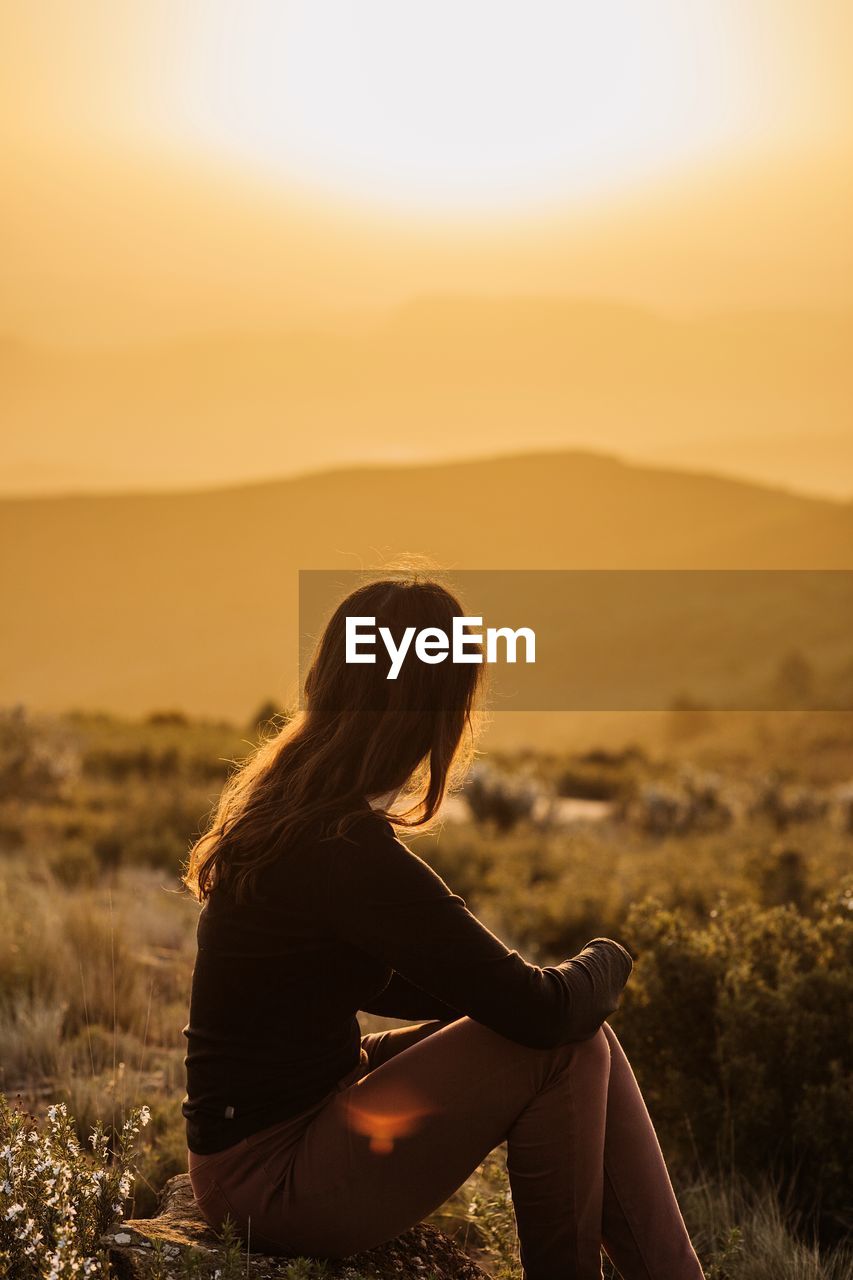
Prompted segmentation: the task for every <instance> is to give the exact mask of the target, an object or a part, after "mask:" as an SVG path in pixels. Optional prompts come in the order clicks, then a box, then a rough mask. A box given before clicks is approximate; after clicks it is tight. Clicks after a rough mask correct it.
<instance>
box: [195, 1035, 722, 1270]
mask: <svg viewBox="0 0 853 1280" xmlns="http://www.w3.org/2000/svg"><path fill="white" fill-rule="evenodd" d="M407 1036H408V1037H409V1039H407ZM383 1037H384V1038H383ZM404 1040H405V1041H406V1043H407V1047H406V1048H405V1049H402V1050H401V1051H400V1052H393V1050H394V1049H396V1048H397V1047H398V1046H399V1045H400V1044H402V1043H403V1041H404ZM413 1040H414V1042H412V1041H413ZM365 1046H366V1049H367V1056H368V1059H370V1058H371V1057H372V1059H373V1061H375V1062H378V1063H379V1065H377V1066H375V1067H374V1069H372V1070H369V1071H368V1073H367V1074H366V1075H364V1076H363V1077H362V1078H361V1079H359V1080H357V1081H356V1082H354V1083H352V1084H348V1085H346V1086H345V1087H343V1088H341V1089H340V1090H339V1091H338V1092H336V1094H335V1095H334V1096H333V1097H332V1098H331V1099H330V1100H329V1101H328V1102H327V1103H326V1105H325V1106H324V1107H323V1109H322V1110H321V1111H320V1112H319V1114H318V1115H316V1116H315V1117H314V1118H313V1119H312V1120H311V1121H310V1123H309V1124H308V1125H307V1127H306V1129H305V1130H304V1132H303V1133H302V1135H301V1137H300V1138H299V1141H298V1143H297V1144H296V1145H295V1146H294V1147H292V1148H290V1149H289V1150H288V1151H287V1152H286V1153H284V1155H283V1157H282V1158H281V1159H280V1160H278V1161H277V1152H276V1150H275V1149H274V1147H273V1148H265V1149H263V1150H262V1149H261V1148H260V1147H256V1148H255V1150H254V1152H253V1155H254V1157H255V1158H258V1157H261V1158H262V1162H263V1169H264V1171H265V1176H266V1178H267V1179H268V1185H267V1187H266V1188H265V1194H264V1195H263V1197H262V1202H261V1200H259V1198H258V1197H257V1194H256V1191H257V1188H256V1187H253V1188H251V1190H252V1194H251V1195H250V1194H249V1191H250V1187H249V1182H248V1181H246V1180H245V1179H241V1178H239V1177H236V1176H235V1177H233V1178H232V1177H230V1175H229V1173H228V1171H227V1169H226V1168H224V1167H223V1168H222V1169H221V1170H220V1171H219V1174H218V1177H219V1178H220V1182H221V1190H222V1192H223V1194H224V1197H225V1200H226V1201H227V1202H228V1204H229V1207H230V1208H231V1209H232V1210H233V1212H234V1215H235V1217H236V1218H237V1220H238V1222H240V1221H241V1220H242V1221H243V1222H245V1221H246V1219H247V1218H248V1217H249V1216H250V1215H251V1216H253V1222H254V1225H253V1231H256V1232H257V1233H258V1235H259V1236H261V1237H262V1238H264V1239H266V1240H273V1241H275V1242H277V1243H278V1244H279V1245H280V1247H281V1248H283V1249H286V1250H289V1251H291V1252H296V1253H305V1254H315V1255H319V1256H345V1255H347V1254H350V1253H354V1252H357V1251H358V1250H360V1249H364V1248H367V1247H370V1246H372V1245H375V1244H378V1243H380V1242H382V1241H384V1240H388V1239H390V1238H392V1237H393V1236H395V1235H398V1234H399V1233H400V1232H401V1231H403V1230H405V1229H406V1228H407V1227H409V1226H411V1225H412V1224H413V1223H415V1222H417V1221H418V1220H420V1219H421V1218H423V1217H424V1216H426V1215H427V1214H429V1213H430V1212H432V1211H433V1210H434V1209H436V1208H438V1206H439V1205H441V1204H442V1203H443V1202H444V1201H445V1200H447V1199H448V1197H449V1196H450V1195H451V1194H452V1193H453V1192H454V1191H455V1190H456V1189H457V1188H458V1187H459V1186H460V1185H461V1184H462V1183H463V1182H464V1181H465V1179H466V1178H467V1177H468V1176H469V1175H470V1174H471V1173H472V1172H473V1171H474V1169H476V1168H477V1166H478V1165H479V1164H480V1163H481V1161H482V1160H483V1159H484V1158H485V1156H486V1155H487V1154H488V1153H489V1152H490V1151H491V1150H493V1149H494V1148H495V1147H496V1146H498V1145H499V1144H500V1142H501V1141H503V1139H504V1138H506V1140H507V1152H508V1169H509V1176H510V1180H511V1186H512V1191H513V1203H514V1207H515V1213H516V1218H517V1222H518V1229H519V1239H520V1245H521V1256H522V1262H523V1265H524V1269H525V1275H526V1277H527V1280H557V1278H558V1277H559V1280H568V1277H575V1280H598V1278H599V1277H600V1275H601V1259H600V1243H601V1238H602V1216H603V1213H604V1199H605V1188H604V1182H605V1179H604V1164H605V1146H606V1142H607V1115H608V1081H609V1077H610V1071H611V1044H610V1041H609V1040H608V1038H607V1036H606V1033H605V1031H604V1030H603V1029H602V1030H601V1031H599V1032H598V1033H596V1035H595V1036H593V1037H591V1038H590V1039H588V1040H585V1041H581V1042H578V1043H574V1044H568V1045H561V1046H560V1047H559V1048H556V1049H552V1050H533V1049H528V1048H525V1047H524V1046H522V1045H518V1044H516V1043H514V1042H513V1041H510V1040H507V1039H505V1038H504V1037H502V1036H499V1035H497V1034H496V1033H494V1032H492V1031H489V1030H488V1029H487V1028H485V1027H483V1026H481V1025H480V1024H478V1023H476V1022H473V1021H472V1020H471V1019H470V1018H460V1019H458V1020H457V1021H455V1022H452V1023H448V1024H444V1025H441V1024H429V1023H426V1024H419V1025H418V1026H417V1027H414V1028H406V1029H404V1030H403V1031H402V1033H400V1034H398V1033H396V1032H391V1033H381V1034H380V1036H379V1037H378V1039H374V1038H372V1037H365ZM380 1059H381V1061H380ZM618 1096H619V1097H620V1098H621V1096H622V1094H621V1092H619V1093H618ZM617 1141H618V1140H617ZM614 1167H615V1170H616V1175H617V1177H619V1176H620V1175H619V1169H620V1159H619V1152H618V1151H617V1152H616V1160H615V1166H614ZM664 1172H665V1170H664ZM656 1173H657V1170H656V1167H653V1168H652V1169H650V1170H647V1169H643V1171H642V1178H643V1179H644V1180H645V1181H646V1182H653V1180H654V1178H655V1177H656ZM620 1180H621V1179H620ZM250 1181H251V1180H250ZM667 1185H668V1183H667ZM624 1194H625V1192H624V1188H623V1190H622V1196H623V1197H624ZM649 1194H650V1192H649V1190H648V1188H646V1189H645V1190H644V1191H643V1192H642V1193H641V1192H640V1191H639V1190H637V1191H636V1192H635V1194H634V1199H633V1200H632V1201H631V1203H630V1206H629V1207H630V1209H631V1213H632V1217H631V1221H632V1223H634V1224H635V1225H636V1217H637V1214H638V1213H639V1214H640V1215H642V1213H643V1212H644V1209H643V1205H644V1203H645V1201H644V1200H643V1195H645V1196H648V1195H649ZM670 1194H671V1189H670ZM617 1203H618V1206H619V1207H620V1208H621V1207H622V1200H621V1199H620V1200H619V1201H618V1202H617ZM613 1217H614V1223H613V1232H614V1236H618V1229H617V1228H618V1223H619V1221H620V1214H619V1211H618V1210H617V1211H614V1214H613ZM674 1226H675V1228H676V1239H675V1241H673V1242H670V1243H669V1244H667V1242H666V1241H664V1242H663V1243H662V1246H661V1248H660V1249H659V1250H658V1253H657V1254H656V1259H657V1258H659V1259H660V1265H658V1262H657V1260H656V1259H653V1260H652V1262H653V1265H654V1266H655V1267H657V1269H656V1270H655V1271H654V1272H649V1270H648V1268H646V1269H645V1270H636V1271H633V1272H632V1271H631V1270H625V1272H624V1275H625V1277H626V1280H635V1277H636V1278H637V1280H640V1278H642V1280H646V1277H647V1276H648V1275H650V1274H651V1275H653V1277H654V1280H699V1278H700V1277H701V1274H702V1273H701V1270H700V1269H699V1266H698V1263H697V1262H696V1261H695V1255H693V1259H692V1262H691V1263H690V1265H687V1266H685V1265H684V1258H685V1252H684V1247H683V1242H682V1236H681V1233H684V1227H683V1224H682V1223H680V1219H679V1222H678V1223H676V1224H674ZM685 1234H686V1233H685ZM687 1243H688V1246H689V1241H688V1242H687ZM641 1257H642V1255H641ZM673 1259H677V1268H678V1269H673V1266H674V1265H676V1264H675V1263H673V1265H670V1263H671V1261H672V1260H673ZM629 1261H630V1259H629ZM645 1265H646V1264H645V1262H643V1266H645Z"/></svg>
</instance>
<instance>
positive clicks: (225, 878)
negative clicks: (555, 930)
mask: <svg viewBox="0 0 853 1280" xmlns="http://www.w3.org/2000/svg"><path fill="white" fill-rule="evenodd" d="M462 613H463V610H462V609H461V607H460V605H459V603H458V601H457V600H456V599H455V598H454V597H453V596H452V595H451V594H450V593H449V592H448V591H446V590H445V589H444V588H443V587H442V586H440V585H439V584H438V583H435V582H430V581H422V580H417V579H408V580H397V579H394V580H390V579H388V580H384V581H380V582H374V583H371V584H370V585H367V586H364V587H361V588H360V589H359V590H357V591H355V592H353V593H352V594H351V595H350V596H349V597H348V598H347V599H346V600H344V602H343V603H342V604H341V605H340V607H339V608H338V609H337V611H336V612H335V614H334V616H333V617H332V619H331V621H330V623H329V625H328V627H327V628H326V631H325V633H324V635H323V637H322V639H321V641H320V644H319V647H318V650H317V653H316V656H315V659H314V662H313V665H312V666H311V669H310V671H309V673H308V676H307V679H306V682H305V699H304V704H305V709H304V711H303V712H302V713H301V714H300V715H299V716H298V717H297V718H296V719H295V720H293V721H292V722H291V723H290V724H288V725H287V726H286V727H285V728H284V729H283V730H282V731H281V732H280V733H279V734H278V735H277V736H276V737H274V738H272V739H271V740H269V741H267V742H265V743H264V744H262V745H261V746H260V747H259V748H258V750H257V751H256V753H255V754H254V755H253V756H252V757H250V759H249V760H248V761H247V762H246V763H245V764H244V765H243V766H242V767H241V768H240V770H239V771H238V772H237V773H236V774H235V775H234V776H233V777H232V778H231V780H230V781H229V782H228V784H227V785H226V787H225V789H224V791H223V794H222V797H221V799H220V802H219V806H218V809H217V812H216V815H215V819H214V821H213V823H212V825H211V827H210V829H209V830H208V831H207V832H206V833H205V834H204V835H203V836H202V837H201V839H200V840H198V842H197V843H196V844H195V845H194V847H193V849H192V852H191V856H190V861H189V866H188V869H187V874H186V877H185V879H186V883H187V885H188V886H189V887H190V888H191V889H192V890H193V891H194V893H195V894H196V895H197V897H198V898H199V899H200V900H201V901H202V902H203V904H204V906H203V910H202V912H201V915H200V919H199V926H198V955H197V960H196V965H195V970H194V973H193V984H192V995H191V1003H190V1014H189V1022H188V1025H187V1026H186V1027H185V1028H184V1033H185V1035H186V1036H187V1039H188V1052H187V1058H186V1066H187V1094H186V1098H185V1099H184V1103H183V1112H184V1115H185V1117H186V1122H187V1144H188V1160H189V1169H190V1178H191V1181H192V1186H193V1190H194V1193H195V1195H196V1198H197V1201H198V1205H199V1208H200V1210H201V1212H202V1214H203V1215H204V1217H205V1219H206V1220H207V1221H208V1222H209V1223H210V1224H211V1225H213V1226H214V1227H217V1228H218V1227H219V1226H220V1225H221V1224H222V1222H223V1220H224V1218H225V1217H226V1216H228V1215H230V1217H231V1218H232V1219H233V1220H234V1221H235V1223H236V1224H237V1227H238V1230H239V1231H240V1233H241V1234H242V1236H243V1238H244V1239H245V1240H247V1241H248V1243H249V1246H250V1247H251V1248H252V1249H253V1250H254V1251H256V1252H270V1253H276V1252H278V1253H282V1252H283V1253H292V1254H304V1255H309V1256H317V1257H345V1256H347V1255H349V1254H352V1253H355V1252H357V1251H359V1250H362V1249H365V1248H369V1247H372V1246H374V1245H377V1244H379V1243H381V1242H383V1241H385V1240H389V1239H391V1238H393V1237H394V1236H396V1235H398V1234H399V1233H400V1232H402V1231H404V1230H405V1229H406V1228H408V1227H410V1226H412V1225H413V1224H414V1223H416V1222H418V1221H419V1220H420V1219H422V1218H423V1217H424V1216H425V1215H427V1214H429V1213H430V1212H432V1211H433V1210H435V1209H436V1208H437V1207H438V1206H439V1205H441V1204H442V1203H443V1202H444V1201H445V1200H447V1199H448V1197H449V1196H450V1195H451V1194H452V1193H453V1192H454V1191H455V1190H456V1189H457V1188H458V1187H459V1186H460V1185H461V1184H462V1183H463V1182H464V1181H465V1180H466V1178H467V1177H468V1176H469V1175H470V1174H471V1173H472V1172H473V1170H474V1169H476V1167H477V1166H478V1165H479V1164H480V1163H481V1161H482V1160H483V1159H484V1158H485V1157H486V1155H487V1154H488V1153H489V1152H490V1151H491V1150H492V1149H493V1148H495V1147H496V1146H498V1145H499V1144H500V1143H502V1142H503V1141H504V1140H506V1143H507V1169H508V1175H509V1182H510V1187H511V1191H512V1198H513V1206H514V1211H515V1217H516V1223H517V1228H518V1235H519V1243H520V1255H521V1261H522V1265H523V1269H524V1275H525V1277H526V1280H557V1278H558V1277H559V1278H560V1280H566V1278H568V1277H577V1278H578V1280H588V1278H591V1277H600V1276H601V1247H602V1245H603V1247H604V1248H605V1250H606V1251H607V1253H608V1254H609V1256H610V1258H611V1259H612V1260H613V1262H614V1264H615V1266H616V1267H617V1268H618V1269H619V1271H620V1272H621V1274H622V1276H623V1277H624V1278H625V1280H701V1277H702V1270H701V1267H700V1266H699V1262H698V1260H697V1258H696V1254H695V1253H694V1251H693V1249H692V1247H691V1243H690V1239H689V1236H688V1234H687V1231H686V1229H685V1226H684V1223H683V1220H682V1217H681V1214H680V1212H679V1209H678V1205H677V1203H676V1200H675V1196H674V1194H673V1191H672V1186H671V1184H670V1180H669V1177H668V1174H667V1170H666V1166H665V1164H664V1161H663V1157H662V1155H661V1151H660V1147H659V1145H658V1142H657V1139H656V1137H655V1133H654V1130H653V1128H652V1124H651V1121H650V1119H649V1116H648V1113H647V1111H646V1108H645V1105H644V1103H643V1099H642V1097H641V1095H640V1092H639V1089H638V1086H637V1083H636V1080H635V1079H634V1076H633V1074H632V1071H631V1068H630V1066H629V1064H628V1062H627V1059H626V1057H625V1054H624V1053H623V1051H622V1048H621V1046H620V1044H619V1041H618V1040H617V1038H616V1036H615V1035H614V1033H613V1031H612V1029H611V1028H610V1027H609V1026H608V1024H607V1022H606V1021H605V1020H606V1018H607V1016H608V1015H609V1014H611V1013H612V1012H613V1011H614V1010H615V1008H616V1007H617V1004H618V1002H619V998H620V993H621V991H622V988H623V987H624V984H625V983H626V981H627V979H628V976H629V974H630V971H631V965H632V962H631V958H630V956H629V955H628V953H627V951H625V949H624V948H623V947H622V946H620V945H619V943H617V942H613V941H611V940H610V939H608V938H594V939H593V940H592V941H591V942H590V943H588V944H587V946H585V947H584V948H583V950H582V951H581V952H580V953H579V954H578V955H577V956H574V957H572V958H571V959H567V960H564V961H563V962H562V963H561V964H558V965H549V966H545V967H544V968H543V967H539V966H537V965H534V964H530V963H528V962H527V961H525V960H524V959H523V958H522V957H521V956H520V955H519V954H518V952H517V951H513V950H510V949H508V948H507V947H506V946H505V945H504V944H503V943H502V942H501V941H500V940H499V939H498V938H497V937H495V935H494V934H493V933H491V932H490V931H489V930H488V929H487V928H486V927H485V926H484V925H483V924H481V923H480V921H478V920H477V918H476V917H475V916H474V915H472V914H471V912H470V911H469V910H468V909H467V907H466V904H465V902H464V901H463V899H462V898H461V897H459V896H458V895H457V894H454V893H453V892H452V891H451V889H450V888H449V887H448V886H447V884H446V883H445V882H444V880H442V879H441V878H440V877H439V876H438V875H437V874H436V873H435V872H434V871H433V870H432V869H431V868H430V867H429V866H428V865H427V864H426V862H424V861H423V860H422V859H421V858H419V857H418V856H417V855H416V854H415V853H413V852H411V851H410V850H409V849H407V848H406V846H405V845H404V844H402V843H401V842H400V841H399V840H398V839H397V837H396V836H395V834H394V826H397V827H413V826H420V825H423V824H425V823H427V822H428V821H429V820H430V819H431V818H433V817H434V815H435V814H436V812H437V811H438V809H439V806H440V804H441V801H442V798H443V796H444V794H445V789H446V787H447V785H448V780H449V778H450V777H451V774H452V772H453V770H454V768H457V767H458V765H459V763H460V760H461V759H462V758H464V756H465V754H466V748H470V741H471V716H472V707H473V704H474V698H475V693H476V690H477V683H478V677H479V674H480V672H481V670H482V668H481V667H480V666H478V665H468V664H452V663H450V662H448V661H444V662H441V663H434V664H428V663H426V662H423V661H420V660H419V659H418V658H417V657H416V656H414V655H412V656H411V657H410V658H409V659H407V661H406V662H405V664H404V666H403V669H402V671H401V672H400V674H399V676H398V678H397V679H396V680H389V679H387V678H386V676H387V671H388V663H387V661H386V662H385V663H384V664H383V662H382V659H381V649H380V648H377V650H376V659H377V661H376V663H375V664H374V665H363V664H358V665H354V664H347V663H346V662H345V660H344V655H345V647H344V644H345V620H346V618H347V617H348V616H358V617H362V618H364V617H369V618H371V619H375V625H376V627H377V628H379V627H382V626H385V627H388V628H389V630H390V632H391V634H392V635H393V637H394V639H395V641H396V642H399V640H400V637H401V635H402V633H403V631H404V629H405V628H406V627H407V626H414V627H416V628H417V630H418V631H420V630H421V629H423V628H428V627H435V628H439V629H440V630H441V631H443V632H444V633H445V634H448V635H449V634H450V633H451V631H452V619H453V617H454V615H456V616H459V615H461V614H462ZM392 807H393V808H392ZM392 824H393V825H392ZM359 1009H361V1010H366V1011H368V1012H374V1013H378V1014H384V1015H387V1016H390V1017H395V1018H400V1019H407V1020H414V1025H412V1026H407V1027H403V1028H399V1029H396V1030H393V1031H384V1032H377V1033H374V1034H372V1035H365V1036H361V1035H360V1031H359V1024H358V1021H357V1018H356V1013H357V1011H358V1010H359Z"/></svg>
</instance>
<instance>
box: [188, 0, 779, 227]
mask: <svg viewBox="0 0 853 1280" xmlns="http://www.w3.org/2000/svg"><path fill="white" fill-rule="evenodd" d="M181 12H182V14H183V19H182V20H183V22H184V23H185V24H186V25H185V27H184V29H183V32H182V33H181V36H180V39H179V43H180V44H181V45H182V46H183V49H182V52H181V54H180V56H179V57H177V58H176V59H174V61H173V67H174V70H175V83H174V85H171V86H169V87H168V91H167V93H166V95H165V99H166V101H167V102H168V110H169V127H170V132H171V137H172V138H173V139H175V138H177V137H181V136H183V137H184V139H185V140H186V141H187V142H190V143H191V144H192V145H193V146H194V147H195V148H196V149H200V150H202V151H204V152H207V153H210V154H212V155H214V156H216V157H218V158H225V159H230V160H232V161H233V160H237V161H239V162H240V163H243V164H248V165H251V166H252V167H253V168H256V169H258V170H260V171H261V172H263V173H264V174H265V175H267V176H269V177H275V178H278V179H281V180H282V181H286V182H287V183H288V184H290V185H294V184H295V185H297V186H299V185H301V186H302V187H304V188H305V189H307V190H309V191H310V190H313V191H315V192H321V193H325V194H332V195H335V196H337V197H339V198H340V197H343V198H350V199H355V200H362V201H363V200H367V201H368V202H377V201H378V202H381V203H384V204H392V205H397V206H399V207H402V208H404V209H410V210H411V209H425V210H427V211H428V212H431V213H435V212H441V211H442V210H450V211H454V210H456V211H459V210H461V211H464V210H478V209H484V208H490V209H492V210H495V209H500V208H506V207H517V206H519V205H528V206H529V205H531V204H536V203H541V202H543V201H547V202H551V201H553V200H554V199H555V198H556V199H563V198H570V199H571V198H578V197H580V198H584V197H586V196H588V195H595V194H598V193H599V192H601V191H603V190H607V189H611V188H613V187H620V186H624V185H626V184H633V183H635V182H637V181H638V180H645V179H648V178H651V177H655V176H658V175H664V176H665V175H666V174H668V173H670V172H671V171H673V170H674V169H677V168H678V167H679V166H682V165H684V164H690V163H694V162H696V161H700V160H703V159H707V157H708V156H709V155H710V154H712V153H715V152H717V151H721V150H725V149H731V148H732V146H733V145H734V146H739V145H743V144H744V143H746V144H748V143H749V141H750V140H756V137H757V135H760V134H761V133H762V132H763V131H764V130H765V128H767V127H768V122H769V119H770V117H771V116H773V112H772V110H771V109H770V104H769V100H768V93H767V92H765V91H766V90H767V86H766V84H765V85H764V86H763V88H762V82H761V75H760V74H758V73H757V64H756V61H755V60H756V59H759V60H760V53H759V51H758V50H756V49H751V48H750V40H749V38H748V35H747V33H746V32H745V31H744V30H743V29H741V28H742V25H743V24H742V23H741V22H740V20H739V18H738V10H737V7H736V6H732V5H729V4H720V3H712V2H711V0H693V3H689V4H685V3H684V0H647V2H646V3H644V4H642V5H640V4H637V3H635V0H600V3H598V4H594V5H591V4H586V3H583V4H579V3H571V2H567V0H560V2H559V3H553V2H547V0H526V2H525V3H516V2H515V0H512V2H508V0H502V2H501V3H497V4H496V3H495V2H494V0H485V2H484V0H465V3H464V4H459V3H458V0H432V2H431V3H429V4H421V3H400V0H361V3H359V4H351V3H349V2H348V0H310V2H308V3H290V4H283V3H282V2H281V0H253V2H252V3H250V4H246V5H234V4H232V3H228V2H227V0H218V3H211V4H209V5H206V6H204V7H203V8H202V9H199V8H197V7H195V6H188V7H187V8H186V9H184V10H182V11H181ZM176 21H177V19H176ZM770 97H772V94H771V95H770ZM775 123H776V124H777V125H778V123H779V121H778V116H777V117H776V118H775Z"/></svg>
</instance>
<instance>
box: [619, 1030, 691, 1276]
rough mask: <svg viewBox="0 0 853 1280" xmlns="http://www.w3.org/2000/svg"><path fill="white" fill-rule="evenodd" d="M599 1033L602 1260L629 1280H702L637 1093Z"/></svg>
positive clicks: (624, 1064)
mask: <svg viewBox="0 0 853 1280" xmlns="http://www.w3.org/2000/svg"><path fill="white" fill-rule="evenodd" d="M602 1030H603V1031H604V1033H605V1035H606V1037H607V1041H608V1044H609V1046H610V1083H609V1086H608V1094H607V1125H606V1130H605V1139H604V1213H603V1221H602V1239H603V1242H604V1247H605V1249H606V1251H607V1255H608V1257H609V1258H610V1259H611V1260H612V1262H613V1263H614V1265H615V1266H616V1268H617V1269H618V1270H619V1272H620V1273H621V1274H622V1275H623V1276H625V1277H630V1280H657V1277H658V1276H679V1277H680V1276H684V1277H689V1280H693V1277H694V1276H695V1277H696V1278H697V1280H701V1277H702V1268H701V1267H700V1265H699V1260H698V1258H697V1257H696V1253H695V1251H694V1249H693V1246H692V1244H691V1243H690V1236H689V1235H688V1233H687V1229H686V1227H685V1225H684V1220H683V1218H682V1216H681V1211H680V1210H679V1207H678V1201H677V1200H676V1198H675V1192H674V1191H673V1189H672V1183H671V1182H670V1179H669V1173H668V1172H667V1168H666V1164H665V1162H664V1158H663V1153H662V1152H661V1149H660V1144H659V1143H658V1139H657V1135H656V1133H655V1130H654V1126H653V1124H652V1121H651V1117H650V1116H649V1113H648V1111H647V1109H646V1104H645V1102H644V1101H643V1095H642V1094H641V1093H640V1087H639V1085H638V1084H637V1080H636V1077H635V1076H634V1073H633V1071H632V1070H631V1065H630V1063H629V1062H628V1059H627V1058H626V1056H625V1052H624V1050H623V1048H622V1046H621V1044H620V1043H619V1040H618V1039H617V1037H616V1033H615V1032H614V1030H613V1028H612V1027H611V1026H610V1025H609V1024H608V1023H606V1022H605V1023H604V1026H603V1028H602Z"/></svg>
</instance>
